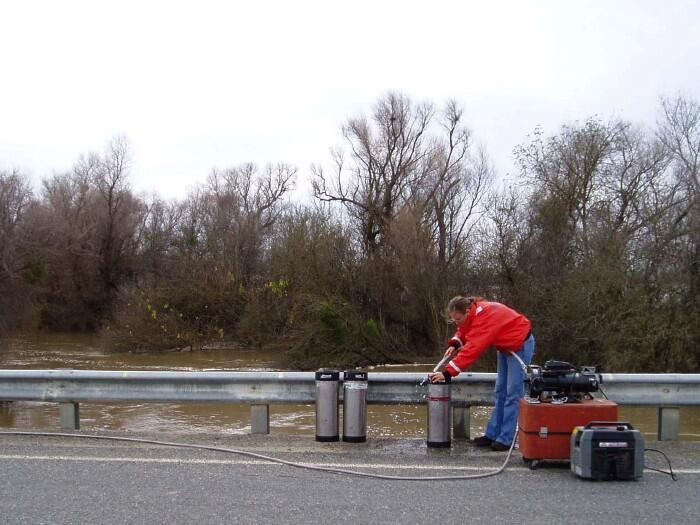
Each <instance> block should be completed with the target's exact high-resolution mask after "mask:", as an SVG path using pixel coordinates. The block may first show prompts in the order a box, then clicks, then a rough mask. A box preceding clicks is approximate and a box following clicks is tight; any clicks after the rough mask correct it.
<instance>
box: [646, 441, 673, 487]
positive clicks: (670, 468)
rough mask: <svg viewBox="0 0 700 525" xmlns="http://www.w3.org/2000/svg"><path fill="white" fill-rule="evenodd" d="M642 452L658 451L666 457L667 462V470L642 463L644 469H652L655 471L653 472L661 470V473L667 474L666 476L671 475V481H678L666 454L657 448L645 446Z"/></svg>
mask: <svg viewBox="0 0 700 525" xmlns="http://www.w3.org/2000/svg"><path fill="white" fill-rule="evenodd" d="M644 452H658V453H659V454H661V455H662V456H663V457H664V458H666V462H667V463H668V472H667V471H665V470H661V469H658V468H654V467H649V466H647V465H644V468H645V469H647V470H653V471H655V472H661V473H662V474H666V475H668V476H671V479H672V480H673V481H678V476H676V475H675V474H674V473H673V467H672V466H671V460H670V459H668V456H667V455H666V454H664V453H663V452H661V451H660V450H657V449H655V448H645V449H644Z"/></svg>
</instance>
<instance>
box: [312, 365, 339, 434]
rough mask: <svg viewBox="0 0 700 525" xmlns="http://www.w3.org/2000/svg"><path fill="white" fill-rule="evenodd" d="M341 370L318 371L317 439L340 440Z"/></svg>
mask: <svg viewBox="0 0 700 525" xmlns="http://www.w3.org/2000/svg"><path fill="white" fill-rule="evenodd" d="M339 379H340V372H338V371H337V370H325V369H321V370H319V371H318V372H316V441H338V439H339V435H338V382H339Z"/></svg>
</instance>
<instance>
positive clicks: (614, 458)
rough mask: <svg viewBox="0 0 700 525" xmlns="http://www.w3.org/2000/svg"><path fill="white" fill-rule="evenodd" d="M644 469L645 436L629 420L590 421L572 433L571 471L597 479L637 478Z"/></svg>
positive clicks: (582, 476) (587, 477) (585, 477)
mask: <svg viewBox="0 0 700 525" xmlns="http://www.w3.org/2000/svg"><path fill="white" fill-rule="evenodd" d="M643 471H644V438H643V437H642V433H641V432H639V430H635V429H634V427H632V425H630V424H629V423H624V422H619V421H591V422H590V423H588V424H587V425H586V426H585V427H576V428H575V429H574V431H573V433H572V434H571V472H573V473H574V474H576V475H577V476H578V477H580V478H584V479H594V480H613V479H615V480H638V479H642V472H643Z"/></svg>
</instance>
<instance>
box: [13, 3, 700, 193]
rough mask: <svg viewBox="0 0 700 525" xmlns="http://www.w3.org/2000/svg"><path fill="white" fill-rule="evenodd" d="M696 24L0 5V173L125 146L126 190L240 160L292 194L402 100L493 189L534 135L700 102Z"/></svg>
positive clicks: (600, 7)
mask: <svg viewBox="0 0 700 525" xmlns="http://www.w3.org/2000/svg"><path fill="white" fill-rule="evenodd" d="M699 25H700V2H699V1H697V0H695V1H687V0H666V1H663V0H659V1H654V2H650V1H641V0H638V1H621V0H616V1H613V0H607V1H603V0H601V1H583V0H576V1H554V0H552V1H544V0H541V1H526V0H521V1H494V0H491V1H480V2H476V1H460V2H448V1H440V0H430V1H428V0H423V1H421V2H408V1H405V0H404V1H379V0H374V1H364V0H355V1H352V2H348V1H344V2H334V1H332V0H326V1H320V2H310V1H308V2H307V1H302V0H296V1H290V2H281V1H280V2H276V1H275V2H273V1H264V0H257V1H255V2H240V3H239V2H234V1H232V0H230V1H223V2H211V1H202V0H198V1H191V2H176V1H169V2H156V1H150V2H149V1H146V0H141V1H124V0H122V1H119V2H101V1H97V0H91V1H85V2H78V1H70V0H63V1H60V2H59V1H31V0H21V1H20V0H17V1H3V2H2V3H1V4H0V168H12V167H18V168H20V169H22V170H24V171H25V172H27V173H30V174H31V175H32V177H33V178H34V180H36V181H38V180H39V179H40V178H41V177H43V176H46V175H48V174H50V173H52V172H54V171H64V170H67V169H69V168H70V167H71V165H72V164H73V162H74V161H75V160H76V159H77V158H78V156H79V155H80V154H81V153H83V152H87V151H90V150H102V148H103V146H104V144H105V143H106V142H107V141H108V140H109V139H110V138H111V137H113V136H115V135H117V134H124V135H126V136H127V137H128V138H129V139H130V141H131V144H132V147H133V148H132V149H133V166H132V170H131V183H132V186H133V187H134V188H135V189H136V190H137V191H144V192H149V193H150V192H158V193H160V194H161V195H163V196H165V197H182V196H184V195H185V194H186V192H187V190H188V189H189V188H191V187H192V186H193V185H195V184H197V183H198V182H202V181H204V179H205V178H206V176H207V174H208V173H209V172H210V170H211V168H212V167H214V166H216V167H226V166H231V165H237V164H240V163H242V162H246V161H254V162H257V163H259V164H265V163H266V162H270V161H271V162H277V161H286V162H290V163H293V164H296V165H297V166H298V168H299V173H300V176H301V177H302V179H303V178H306V177H308V173H309V165H310V164H311V163H325V162H326V161H327V160H328V157H329V155H328V152H329V148H330V147H331V146H334V145H337V144H339V143H340V135H339V127H340V125H341V123H342V122H343V120H344V119H345V118H347V117H348V116H350V115H355V114H357V113H359V112H364V111H369V110H370V108H371V107H372V104H373V103H374V102H375V101H376V99H377V98H378V97H380V96H381V95H382V94H384V93H386V92H387V91H389V90H398V91H401V92H404V93H406V94H407V95H409V96H411V97H412V98H414V99H416V100H426V99H427V100H431V101H433V102H436V103H442V102H444V101H445V100H446V99H447V98H449V97H454V98H456V99H457V100H458V101H460V102H461V103H462V104H463V105H464V107H465V109H466V117H467V119H468V122H469V125H470V127H471V128H472V129H473V131H474V133H475V136H476V137H477V139H478V140H479V141H481V142H482V143H483V144H484V145H485V146H486V148H487V150H488V152H489V153H490V155H491V157H492V158H493V162H494V164H495V166H496V168H497V170H498V171H499V173H500V175H502V176H505V175H506V174H507V173H514V171H515V170H514V166H513V162H512V155H511V151H512V148H513V146H515V145H516V144H518V143H521V142H522V141H524V140H525V138H526V135H527V134H528V133H530V132H531V131H532V129H533V128H534V127H535V126H536V125H537V124H541V125H542V127H543V128H544V130H545V131H546V132H555V131H556V130H557V129H558V127H559V126H560V125H561V124H562V123H565V122H571V121H574V120H582V119H585V118H586V117H588V116H590V115H593V114H597V115H600V116H602V117H604V118H608V117H611V116H616V117H622V118H626V119H629V120H632V121H635V122H646V123H648V124H653V122H654V120H655V118H656V114H657V110H658V98H659V96H661V95H675V94H677V93H682V94H684V95H686V96H689V97H691V98H694V99H696V100H698V99H700V60H699V59H698V56H700V30H698V26H699Z"/></svg>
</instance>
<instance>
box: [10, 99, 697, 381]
mask: <svg viewBox="0 0 700 525" xmlns="http://www.w3.org/2000/svg"><path fill="white" fill-rule="evenodd" d="M342 137H343V141H344V142H343V145H342V147H340V148H338V149H336V150H335V153H334V157H333V162H332V165H329V166H321V165H318V166H314V167H313V168H312V173H311V176H312V183H313V189H314V199H313V201H312V202H308V203H304V204H292V203H290V202H289V201H288V200H287V199H286V197H287V196H288V194H289V192H290V191H291V190H292V189H293V187H294V181H295V178H296V175H297V174H296V169H295V168H294V167H293V166H290V165H287V164H284V163H280V164H277V165H269V166H266V167H264V168H259V167H256V166H254V165H251V164H242V165H239V166H236V167H232V168H229V169H224V170H214V171H213V172H212V173H211V175H210V176H209V178H208V180H207V182H206V183H205V184H203V185H201V186H200V187H198V188H197V189H195V190H194V191H192V192H191V193H190V194H189V195H188V196H187V197H186V198H184V199H182V200H180V201H172V202H166V201H164V200H163V199H161V198H160V197H159V196H157V195H155V196H152V197H146V196H142V195H135V194H134V192H133V191H131V190H130V188H129V184H128V173H129V147H128V143H127V142H126V140H125V139H123V138H117V139H115V140H113V141H112V142H111V143H110V144H109V145H108V146H107V148H106V149H105V152H104V153H102V154H95V153H92V154H89V155H84V156H82V157H80V158H79V159H78V161H77V162H76V163H75V165H74V166H73V168H72V169H71V170H70V171H69V172H66V173H59V174H55V175H52V176H49V177H47V178H46V179H44V181H43V184H42V187H41V188H40V189H39V190H38V191H34V189H33V188H32V187H31V184H30V183H29V180H28V177H27V176H26V175H24V174H23V173H22V172H20V171H18V170H13V171H0V325H1V326H0V328H2V329H18V328H21V327H34V328H40V329H44V330H73V331H99V332H100V333H101V334H103V336H104V340H105V344H107V345H109V346H110V347H111V348H113V349H115V350H118V351H134V350H148V351H150V350H162V349H171V348H184V347H192V348H198V347H200V346H203V345H206V344H209V343H212V342H216V341H226V340H238V341H241V342H244V343H247V344H258V345H274V346H276V347H279V348H280V349H281V351H282V352H283V353H284V355H285V356H286V360H287V364H288V365H289V366H294V367H298V368H315V367H317V366H320V365H324V366H330V365H335V366H346V365H367V364H371V363H377V362H405V361H408V360H412V359H414V358H416V357H417V356H420V355H423V356H426V357H429V358H436V357H437V356H438V355H439V352H440V349H441V348H442V347H443V345H444V341H445V340H446V336H447V334H448V333H450V332H451V330H453V327H450V326H448V325H447V324H446V321H445V317H444V306H445V304H446V302H447V300H448V299H449V298H450V297H452V296H454V295H458V294H478V295H483V296H486V297H489V298H492V299H495V300H500V301H503V302H505V303H507V304H510V305H512V306H513V307H515V308H516V309H518V310H520V311H522V312H524V313H525V314H526V315H528V317H530V318H531V319H532V320H533V324H534V332H535V335H536V337H537V352H538V358H537V359H538V360H539V361H544V360H545V359H547V358H553V357H556V358H559V359H565V360H570V361H572V362H575V363H578V364H597V365H601V366H603V367H604V368H605V369H607V370H615V371H679V372H688V371H698V369H699V363H700V299H698V297H699V296H700V293H699V292H700V197H699V195H700V182H699V176H698V167H699V163H700V106H699V105H698V104H697V103H696V102H695V101H691V100H687V99H683V98H676V99H672V100H670V99H664V100H662V102H661V106H660V110H659V120H658V122H657V123H656V125H655V126H654V127H653V128H648V127H642V126H637V125H634V124H631V123H629V122H624V121H620V120H616V121H610V122H606V121H603V120H600V119H597V118H592V119H589V120H588V121H586V122H583V123H575V124H570V125H566V126H563V127H562V128H561V129H560V130H559V132H558V133H556V134H554V135H551V136H546V135H544V134H543V133H542V132H541V131H540V130H535V132H534V134H533V135H532V137H531V138H530V140H529V141H528V142H527V143H525V144H522V145H520V146H518V147H517V148H516V149H515V155H516V158H517V160H518V163H519V165H520V168H521V173H520V177H519V179H518V180H517V182H513V183H512V184H511V185H509V186H506V187H501V186H500V185H496V184H495V183H494V174H493V173H492V169H491V167H490V163H489V161H488V157H487V155H486V153H485V152H484V151H480V150H478V149H477V148H475V147H474V145H473V140H472V134H471V132H470V130H469V129H468V128H467V126H466V123H465V122H464V116H463V113H462V110H461V109H460V108H459V107H458V106H457V105H456V104H455V103H453V102H450V103H448V104H446V105H445V106H444V107H443V108H442V109H436V108H435V107H434V106H433V105H432V104H428V103H415V102H413V101H411V100H410V99H408V98H407V97H405V96H403V95H400V94H395V93H390V94H387V95H386V96H384V97H382V98H381V99H379V100H378V101H377V103H376V104H375V106H374V107H373V108H372V110H371V111H370V112H369V113H368V114H367V115H361V116H358V117H354V118H350V119H348V120H347V121H346V122H345V123H344V125H343V126H342Z"/></svg>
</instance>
